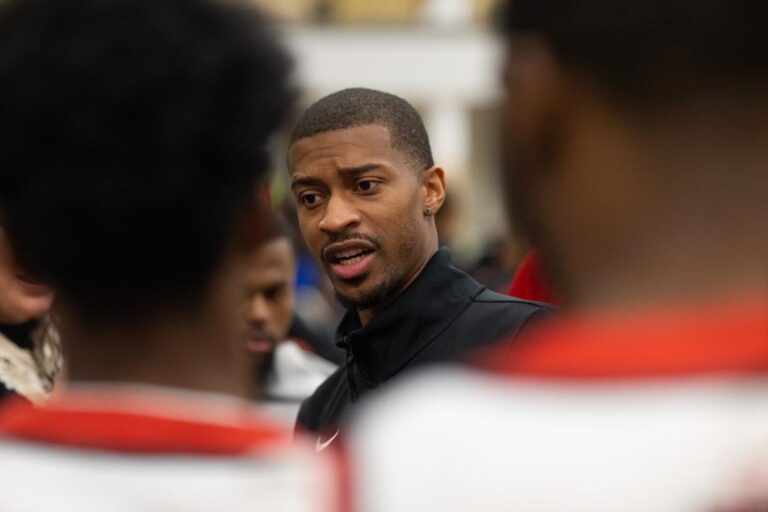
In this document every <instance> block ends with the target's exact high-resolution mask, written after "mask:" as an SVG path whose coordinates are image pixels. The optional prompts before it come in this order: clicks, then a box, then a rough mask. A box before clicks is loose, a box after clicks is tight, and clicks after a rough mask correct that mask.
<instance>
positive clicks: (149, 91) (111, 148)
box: [0, 0, 332, 511]
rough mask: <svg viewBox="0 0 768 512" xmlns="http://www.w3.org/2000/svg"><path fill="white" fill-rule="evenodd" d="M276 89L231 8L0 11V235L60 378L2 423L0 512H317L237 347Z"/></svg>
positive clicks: (190, 3)
mask: <svg viewBox="0 0 768 512" xmlns="http://www.w3.org/2000/svg"><path fill="white" fill-rule="evenodd" d="M290 70H291V59H290V58H289V56H288V54H287V53H286V51H285V50H284V49H283V48H282V46H281V45H279V44H278V42H277V40H276V38H275V36H274V35H273V34H272V33H271V31H270V30H269V29H268V27H267V26H266V24H265V22H264V20H263V19H262V17H261V16H260V15H259V14H258V13H254V12H251V11H250V10H248V9H246V8H245V7H244V6H242V5H240V4H236V3H229V2H219V1H209V0H67V1H66V2H59V1H50V0H5V1H3V2H0V98H2V100H0V118H2V120H3V122H2V123H0V183H2V186H0V213H1V214H2V224H3V228H4V229H5V232H6V233H7V236H8V239H9V241H10V243H11V245H12V247H13V249H14V256H16V257H18V261H19V264H20V265H22V266H23V268H25V269H28V271H29V272H30V273H31V275H34V276H36V277H37V278H39V279H41V280H43V281H44V282H46V283H49V284H50V285H51V286H52V287H53V288H54V289H56V291H57V301H58V302H57V307H58V308H59V309H58V320H59V321H60V322H59V326H60V327H61V334H62V339H63V340H64V346H65V355H66V359H67V364H68V368H67V370H68V371H67V382H66V383H65V385H64V386H63V389H61V390H60V391H59V393H56V396H54V397H53V398H52V400H51V401H50V402H49V403H48V404H47V405H46V407H43V408H40V409H36V408H32V407H31V406H29V405H27V404H23V403H10V402H9V403H8V404H7V405H6V406H5V407H4V408H3V409H2V410H0V459H2V461H3V463H2V468H0V480H2V481H3V483H4V484H5V485H4V486H3V490H2V502H3V508H6V509H11V510H54V509H56V508H57V507H60V506H62V504H64V505H65V506H66V507H67V508H69V509H72V510H80V511H87V510H115V509H117V508H120V509H124V510H160V509H162V510H207V511H210V510H254V509H270V510H276V509H281V510H297V511H315V510H322V507H323V506H324V504H323V500H322V499H318V496H317V494H316V492H315V489H316V488H318V487H317V486H318V484H320V485H321V486H323V487H322V488H324V489H328V490H329V491H328V492H332V491H331V489H332V487H331V486H326V485H325V482H319V481H318V480H317V479H318V478H321V479H324V478H325V476H328V475H331V472H330V470H329V468H328V467H325V465H322V466H317V464H321V461H320V460H319V459H317V458H316V457H313V456H312V455H314V454H313V453H312V452H309V453H307V452H306V451H305V450H302V449H296V448H295V447H293V446H292V444H291V439H290V438H291V432H290V430H289V429H284V428H282V427H281V426H279V425H275V424H273V423H271V422H270V421H266V420H265V419H264V418H263V417H262V415H261V413H260V411H258V410H254V409H253V407H252V405H251V404H250V402H248V401H247V400H246V399H245V398H246V395H247V392H248V387H249V384H250V378H249V377H250V375H249V370H250V368H249V365H248V362H249V360H248V358H247V356H246V353H245V350H244V347H243V343H242V340H241V338H240V337H239V334H240V325H241V317H240V312H241V310H242V299H243V286H242V285H243V283H242V272H243V269H244V265H245V263H246V259H247V256H248V254H249V253H250V252H251V251H252V250H253V248H254V247H255V246H256V245H257V244H258V243H260V242H261V241H262V240H263V238H264V232H265V227H264V224H265V218H264V215H263V210H261V208H262V205H261V204H260V203H258V202H257V201H255V200H254V194H253V193H252V191H253V190H254V189H255V188H256V187H257V184H258V183H259V182H260V181H261V180H262V179H263V177H264V175H265V172H266V169H267V167H268V142H269V139H270V137H271V135H272V134H273V133H274V132H275V131H276V129H277V128H278V126H279V125H280V123H281V122H282V120H283V118H284V116H285V114H286V112H287V111H288V110H289V108H290V106H291V104H292V100H293V97H294V93H293V90H292V87H291V86H290V84H289V73H290ZM316 470H318V471H316ZM324 475H325V476H324Z"/></svg>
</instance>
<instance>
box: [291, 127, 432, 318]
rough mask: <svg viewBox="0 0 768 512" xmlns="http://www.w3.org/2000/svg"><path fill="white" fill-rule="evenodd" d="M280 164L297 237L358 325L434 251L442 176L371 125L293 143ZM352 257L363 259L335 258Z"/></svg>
mask: <svg viewBox="0 0 768 512" xmlns="http://www.w3.org/2000/svg"><path fill="white" fill-rule="evenodd" d="M288 164H289V169H290V172H291V180H292V186H291V188H292V191H293V194H294V196H295V198H296V201H297V205H298V207H297V211H298V218H299V226H300V227H301V231H302V234H303V235H304V239H305V240H306V242H307V245H308V247H309V249H310V251H311V253H312V255H313V256H314V257H315V258H316V259H317V261H318V262H319V263H320V264H321V266H322V267H323V269H324V270H325V272H326V274H327V275H328V276H329V277H330V279H331V281H332V283H333V285H334V288H335V289H336V292H337V293H338V294H339V295H340V296H341V297H342V299H343V300H345V301H347V302H348V303H349V304H350V305H352V306H353V307H355V308H356V309H357V312H358V314H359V316H360V320H361V322H362V323H363V324H365V323H367V322H368V321H370V319H371V318H373V316H375V315H376V314H377V313H378V312H379V311H381V310H382V309H383V308H384V307H386V306H387V304H389V303H390V302H391V301H392V300H393V299H394V298H395V297H397V296H398V295H399V294H400V293H401V292H402V291H403V290H405V289H406V288H407V287H408V286H409V285H410V284H411V283H412V282H413V280H414V279H415V278H416V277H417V276H418V275H419V273H421V271H422V270H423V268H424V266H425V265H426V263H427V261H428V260H429V259H430V257H431V256H432V255H433V254H434V253H435V252H436V251H437V248H438V241H437V230H436V228H435V222H434V214H435V213H436V212H437V211H438V210H439V208H440V206H441V205H442V203H443V200H444V198H445V178H444V173H443V170H442V169H441V168H440V167H437V166H433V167H431V168H429V169H425V170H421V169H419V168H418V167H417V166H415V165H414V164H413V163H412V162H411V161H410V160H409V158H408V157H407V155H405V154H404V153H403V152H402V151H400V150H399V149H397V148H395V147H393V146H392V143H391V139H390V134H389V130H388V128H386V127H384V126H379V125H365V126H360V127H355V128H349V129H345V130H338V131H332V132H326V133H321V134H318V135H315V136H313V137H309V138H306V139H301V140H298V141H296V142H295V143H294V144H293V145H292V146H291V147H290V148H289V152H288ZM350 237H351V238H350ZM358 253H361V254H362V253H365V255H364V256H362V257H361V258H362V259H361V260H360V261H358V260H356V259H355V258H352V259H351V262H348V261H345V262H344V264H342V263H339V262H338V261H337V259H336V257H337V256H338V257H345V256H351V255H353V254H358Z"/></svg>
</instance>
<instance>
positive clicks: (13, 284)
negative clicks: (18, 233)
mask: <svg viewBox="0 0 768 512" xmlns="http://www.w3.org/2000/svg"><path fill="white" fill-rule="evenodd" d="M53 296H54V293H53V290H51V288H50V287H48V286H46V285H44V284H41V283H38V282H36V280H34V279H32V278H31V277H30V276H29V275H27V274H25V273H24V272H23V271H21V269H19V267H18V265H17V264H16V263H15V261H14V259H13V255H12V254H11V247H10V246H9V244H8V240H7V239H6V237H5V232H4V231H3V229H2V228H1V227H0V399H4V398H8V397H11V396H14V394H18V395H21V396H23V397H25V398H27V399H28V400H30V401H32V402H34V403H42V402H44V401H45V400H46V399H47V398H48V396H49V395H50V393H51V391H52V389H53V384H54V380H55V379H56V376H57V375H58V372H59V370H60V368H61V362H62V361H61V350H60V345H59V337H58V333H57V332H56V329H55V328H54V327H53V322H52V321H51V317H50V315H49V314H48V313H49V310H50V309H51V305H52V303H53Z"/></svg>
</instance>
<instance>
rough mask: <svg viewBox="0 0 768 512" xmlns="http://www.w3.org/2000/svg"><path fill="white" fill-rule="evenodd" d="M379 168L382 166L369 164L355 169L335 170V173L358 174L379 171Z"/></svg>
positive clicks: (342, 168) (341, 168) (343, 168)
mask: <svg viewBox="0 0 768 512" xmlns="http://www.w3.org/2000/svg"><path fill="white" fill-rule="evenodd" d="M381 167H384V166H383V165H382V164H377V163H370V164H363V165H357V166H355V167H340V168H338V169H337V172H339V173H341V174H360V173H361V172H366V171H372V170H374V169H379V168H381Z"/></svg>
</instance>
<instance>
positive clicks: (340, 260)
mask: <svg viewBox="0 0 768 512" xmlns="http://www.w3.org/2000/svg"><path fill="white" fill-rule="evenodd" d="M373 251H374V250H373V249H362V250H358V249H353V250H349V251H343V252H340V253H337V254H335V255H334V256H333V259H334V260H335V261H334V263H337V264H339V265H354V264H355V263H357V262H358V261H361V260H362V259H363V258H364V257H365V256H366V255H368V254H371V253H372V252H373Z"/></svg>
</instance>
